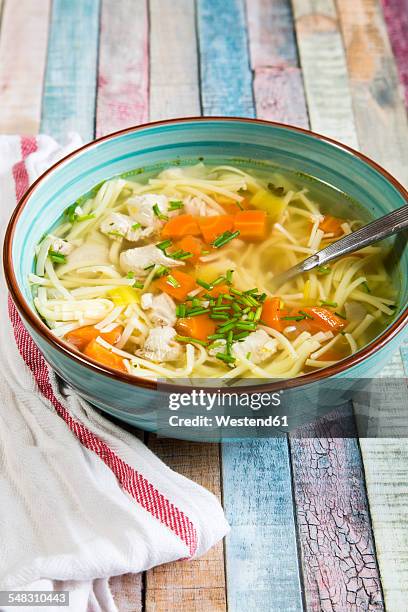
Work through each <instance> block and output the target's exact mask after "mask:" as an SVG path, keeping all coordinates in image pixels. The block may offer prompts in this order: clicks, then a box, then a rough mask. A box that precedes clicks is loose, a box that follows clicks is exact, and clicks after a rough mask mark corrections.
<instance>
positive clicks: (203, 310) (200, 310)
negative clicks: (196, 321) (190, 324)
mask: <svg viewBox="0 0 408 612" xmlns="http://www.w3.org/2000/svg"><path fill="white" fill-rule="evenodd" d="M207 312H210V309H209V308H197V310H189V311H188V313H187V316H189V317H196V316H197V315H200V314H205V313H207Z"/></svg>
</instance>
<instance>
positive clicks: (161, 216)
mask: <svg viewBox="0 0 408 612" xmlns="http://www.w3.org/2000/svg"><path fill="white" fill-rule="evenodd" d="M153 212H154V214H155V215H156V217H157V218H158V219H161V220H162V221H167V220H168V216H167V215H164V214H163V213H162V212H160V208H159V205H158V204H154V205H153Z"/></svg>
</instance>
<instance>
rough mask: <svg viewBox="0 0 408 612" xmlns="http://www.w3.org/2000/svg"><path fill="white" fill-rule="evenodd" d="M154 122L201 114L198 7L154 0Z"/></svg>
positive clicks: (181, 1)
mask: <svg viewBox="0 0 408 612" xmlns="http://www.w3.org/2000/svg"><path fill="white" fill-rule="evenodd" d="M150 33H151V38H150V56H151V64H150V113H149V114H150V120H151V121H155V120H157V119H168V118H171V117H188V116H197V115H200V91H199V83H198V66H197V39H196V30H195V5H194V2H191V0H150Z"/></svg>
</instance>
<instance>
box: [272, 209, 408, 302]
mask: <svg viewBox="0 0 408 612" xmlns="http://www.w3.org/2000/svg"><path fill="white" fill-rule="evenodd" d="M406 229H408V204H405V206H402V207H401V208H397V210H393V211H392V212H391V213H389V214H388V215H384V216H383V217H380V218H379V219H376V220H375V221H371V223H369V224H368V225H365V226H364V227H361V228H360V229H358V230H356V231H355V232H352V233H351V234H347V235H346V236H344V237H343V238H340V240H336V242H332V244H330V245H329V246H327V247H326V248H324V249H322V250H321V251H318V252H317V253H315V254H314V255H311V257H308V258H307V259H304V260H303V261H301V262H300V263H298V264H296V266H293V268H289V270H286V272H282V274H278V275H277V276H275V277H274V278H272V279H271V282H270V284H271V285H272V286H271V288H272V290H276V289H278V288H279V287H281V286H282V285H283V284H284V283H286V282H287V281H288V280H290V279H291V278H293V277H294V276H297V275H298V274H301V273H302V272H307V271H309V270H313V268H316V267H317V266H322V265H324V264H326V263H328V262H329V261H332V259H337V257H341V256H342V255H346V254H347V253H353V252H354V251H358V250H359V249H362V248H363V247H366V246H368V245H370V244H373V243H374V242H378V241H379V240H383V239H384V238H387V237H388V236H391V235H392V234H398V233H399V232H402V231H404V230H406Z"/></svg>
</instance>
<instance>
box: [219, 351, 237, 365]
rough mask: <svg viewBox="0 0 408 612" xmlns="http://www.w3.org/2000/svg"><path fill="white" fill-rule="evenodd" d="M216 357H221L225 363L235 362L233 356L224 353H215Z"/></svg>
mask: <svg viewBox="0 0 408 612" xmlns="http://www.w3.org/2000/svg"><path fill="white" fill-rule="evenodd" d="M216 357H217V359H221V361H225V362H226V363H234V362H235V357H232V356H231V355H226V354H225V353H217V355H216Z"/></svg>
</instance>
